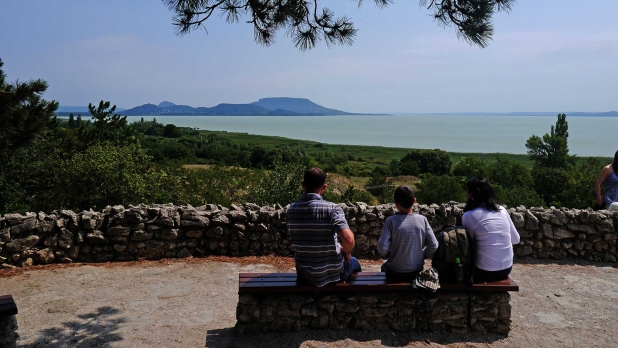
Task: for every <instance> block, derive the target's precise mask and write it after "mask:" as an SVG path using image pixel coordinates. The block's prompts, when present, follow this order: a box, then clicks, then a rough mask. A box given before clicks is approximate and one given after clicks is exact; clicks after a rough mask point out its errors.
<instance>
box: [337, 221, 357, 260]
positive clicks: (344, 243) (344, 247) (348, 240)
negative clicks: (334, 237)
mask: <svg viewBox="0 0 618 348" xmlns="http://www.w3.org/2000/svg"><path fill="white" fill-rule="evenodd" d="M338 236H339V238H340V239H341V253H342V254H343V256H344V257H345V259H346V261H347V260H349V259H350V256H352V251H353V250H354V233H353V232H352V230H351V229H349V228H344V229H342V230H341V231H339V233H338Z"/></svg>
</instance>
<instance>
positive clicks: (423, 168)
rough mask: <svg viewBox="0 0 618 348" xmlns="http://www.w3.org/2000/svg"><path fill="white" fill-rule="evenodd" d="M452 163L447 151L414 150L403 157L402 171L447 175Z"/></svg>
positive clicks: (405, 172)
mask: <svg viewBox="0 0 618 348" xmlns="http://www.w3.org/2000/svg"><path fill="white" fill-rule="evenodd" d="M452 165H453V162H452V161H451V156H450V155H449V154H448V152H446V151H443V150H439V149H435V150H412V151H410V152H408V154H406V155H405V156H404V157H403V158H402V159H401V173H402V174H404V175H417V176H418V175H419V174H424V173H429V174H433V175H445V174H449V173H450V171H451V166H452Z"/></svg>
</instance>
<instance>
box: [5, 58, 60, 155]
mask: <svg viewBox="0 0 618 348" xmlns="http://www.w3.org/2000/svg"><path fill="white" fill-rule="evenodd" d="M3 66H4V63H3V62H2V60H1V59H0V158H2V157H3V156H5V155H6V154H7V153H8V152H10V151H13V150H15V149H18V148H20V147H24V146H26V145H28V144H30V143H31V142H32V141H33V140H34V138H35V137H36V136H37V135H38V134H39V133H40V132H41V131H43V130H44V129H45V127H46V125H47V124H48V123H49V122H50V121H52V120H53V119H54V117H55V116H54V112H55V111H56V109H58V102H56V101H53V100H52V101H47V100H44V99H43V97H42V95H43V93H45V91H46V90H47V82H45V81H43V80H41V79H38V80H31V81H28V82H19V81H16V82H15V83H14V84H9V83H8V82H7V81H6V74H5V73H4V71H3V70H2V67H3Z"/></svg>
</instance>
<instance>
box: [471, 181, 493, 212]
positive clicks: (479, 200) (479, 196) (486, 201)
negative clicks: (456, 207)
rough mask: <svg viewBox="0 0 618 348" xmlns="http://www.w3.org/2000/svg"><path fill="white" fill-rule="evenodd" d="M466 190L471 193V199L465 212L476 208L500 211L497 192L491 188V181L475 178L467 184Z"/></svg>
mask: <svg viewBox="0 0 618 348" xmlns="http://www.w3.org/2000/svg"><path fill="white" fill-rule="evenodd" d="M466 188H467V189H468V192H469V193H470V199H468V202H466V207H465V208H464V212H466V211H470V210H473V209H476V208H484V209H487V210H493V211H499V210H500V206H499V203H498V198H497V197H496V191H494V188H493V187H491V184H490V183H489V180H487V179H485V178H479V177H474V178H472V179H470V180H468V182H467V183H466Z"/></svg>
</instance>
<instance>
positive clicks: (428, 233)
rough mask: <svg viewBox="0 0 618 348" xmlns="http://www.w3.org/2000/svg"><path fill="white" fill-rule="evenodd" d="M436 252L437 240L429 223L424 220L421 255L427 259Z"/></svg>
mask: <svg viewBox="0 0 618 348" xmlns="http://www.w3.org/2000/svg"><path fill="white" fill-rule="evenodd" d="M436 250H438V240H437V239H436V235H435V234H434V233H433V230H432V229H431V226H430V225H429V221H427V219H425V248H424V249H423V255H424V256H425V258H426V259H429V258H431V257H432V256H433V254H434V253H435V252H436Z"/></svg>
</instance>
